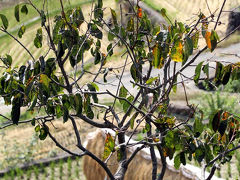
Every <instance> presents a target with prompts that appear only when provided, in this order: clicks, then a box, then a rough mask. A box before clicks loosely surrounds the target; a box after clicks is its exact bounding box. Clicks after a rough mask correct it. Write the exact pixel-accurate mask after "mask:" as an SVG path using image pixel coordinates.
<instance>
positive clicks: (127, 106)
mask: <svg viewBox="0 0 240 180" xmlns="http://www.w3.org/2000/svg"><path fill="white" fill-rule="evenodd" d="M127 100H128V101H129V102H132V101H133V100H134V97H133V96H129V97H128V98H127ZM130 106H131V105H130V104H129V103H128V102H127V101H124V103H123V111H124V112H125V113H126V112H127V110H128V108H129V107H130ZM129 115H130V113H129Z"/></svg>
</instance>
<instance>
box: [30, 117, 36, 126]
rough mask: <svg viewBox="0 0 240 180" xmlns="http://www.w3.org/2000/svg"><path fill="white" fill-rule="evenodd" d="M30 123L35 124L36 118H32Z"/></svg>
mask: <svg viewBox="0 0 240 180" xmlns="http://www.w3.org/2000/svg"><path fill="white" fill-rule="evenodd" d="M31 124H32V126H35V124H36V119H35V118H33V119H32V121H31Z"/></svg>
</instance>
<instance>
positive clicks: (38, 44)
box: [34, 28, 43, 48]
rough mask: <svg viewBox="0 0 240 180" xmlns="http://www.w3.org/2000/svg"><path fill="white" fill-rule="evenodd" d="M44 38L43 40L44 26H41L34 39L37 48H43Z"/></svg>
mask: <svg viewBox="0 0 240 180" xmlns="http://www.w3.org/2000/svg"><path fill="white" fill-rule="evenodd" d="M42 40H43V36H42V28H39V29H38V30H37V34H36V37H35V39H34V45H35V47H36V48H41V47H42Z"/></svg>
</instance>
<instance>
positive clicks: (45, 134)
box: [39, 125, 48, 141]
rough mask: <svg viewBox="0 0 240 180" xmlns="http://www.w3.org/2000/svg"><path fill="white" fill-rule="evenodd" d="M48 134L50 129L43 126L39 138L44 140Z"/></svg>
mask: <svg viewBox="0 0 240 180" xmlns="http://www.w3.org/2000/svg"><path fill="white" fill-rule="evenodd" d="M45 126H46V125H45ZM47 135H48V129H47V128H46V127H42V128H41V129H40V134H39V139H40V140H42V141H43V140H45V139H46V137H47Z"/></svg>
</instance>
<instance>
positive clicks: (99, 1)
mask: <svg viewBox="0 0 240 180" xmlns="http://www.w3.org/2000/svg"><path fill="white" fill-rule="evenodd" d="M102 7H103V2H102V0H98V8H102Z"/></svg>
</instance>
